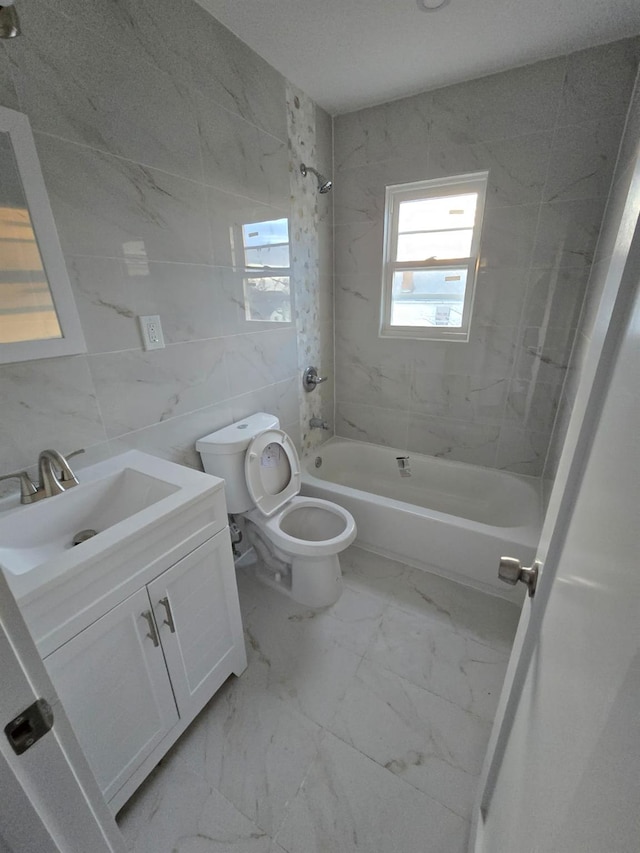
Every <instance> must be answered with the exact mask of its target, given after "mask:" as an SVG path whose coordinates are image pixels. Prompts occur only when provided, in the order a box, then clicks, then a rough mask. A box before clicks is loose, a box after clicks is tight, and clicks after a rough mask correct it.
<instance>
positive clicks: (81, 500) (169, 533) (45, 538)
mask: <svg viewBox="0 0 640 853" xmlns="http://www.w3.org/2000/svg"><path fill="white" fill-rule="evenodd" d="M75 473H76V476H77V477H78V480H79V483H80V484H79V485H78V486H74V487H72V488H71V489H68V490H67V491H66V492H63V493H62V494H60V495H54V496H53V497H50V498H43V499H42V500H40V501H38V502H37V503H35V504H26V505H24V506H23V505H14V506H13V507H12V508H10V509H6V510H5V511H1V510H0V568H1V569H2V570H4V573H5V576H6V578H7V580H8V582H9V586H10V587H11V590H12V592H13V594H14V596H15V598H16V599H17V600H18V602H19V604H20V606H21V607H22V608H23V613H25V612H27V611H28V610H29V607H32V609H34V617H33V618H34V621H35V622H37V623H38V624H39V625H42V628H43V630H44V623H45V622H47V621H48V614H49V612H50V611H51V610H52V609H56V608H57V609H58V611H60V608H62V609H63V610H65V612H66V613H67V616H69V617H71V616H73V615H74V614H75V613H76V612H77V611H78V608H80V609H83V608H85V607H87V606H89V604H90V603H91V602H93V601H94V600H96V599H97V598H99V597H101V596H104V595H107V594H108V593H109V591H110V590H111V589H112V587H113V586H114V585H118V584H119V585H126V584H127V583H128V581H129V580H130V579H131V578H133V576H134V575H136V573H138V574H140V573H141V572H142V573H144V571H145V570H146V567H147V566H148V565H149V564H150V563H151V562H154V561H155V562H157V561H159V560H165V559H166V561H167V562H168V563H169V564H170V560H171V551H172V549H173V548H174V547H175V546H176V545H177V543H179V542H181V541H184V540H185V539H188V538H191V539H193V540H194V541H195V542H196V544H197V543H198V542H199V539H200V538H202V536H203V535H204V534H202V536H201V531H204V530H205V528H206V530H207V531H208V534H207V535H211V529H212V526H213V527H214V528H215V529H222V528H223V527H224V526H225V525H226V523H227V518H226V508H225V504H224V493H223V492H222V486H223V481H222V480H220V479H219V478H218V477H212V476H210V475H209V474H203V473H202V472H200V471H194V470H193V469H191V468H186V467H183V466H181V465H176V464H175V463H173V462H168V461H167V460H165V459H159V458H157V457H155V456H150V455H149V454H146V453H141V452H139V451H137V450H130V451H128V452H127V453H123V454H120V455H119V456H113V457H111V458H110V459H106V460H104V461H103V462H99V463H97V464H95V465H91V466H88V467H86V468H82V469H79V470H78V471H76V472H75ZM86 530H92V531H94V530H95V531H96V535H93V536H91V538H88V539H86V541H83V542H81V543H80V544H78V545H75V546H74V545H73V539H74V537H75V536H76V535H77V534H79V533H81V532H83V531H86ZM36 610H37V616H36ZM28 621H30V620H28Z"/></svg>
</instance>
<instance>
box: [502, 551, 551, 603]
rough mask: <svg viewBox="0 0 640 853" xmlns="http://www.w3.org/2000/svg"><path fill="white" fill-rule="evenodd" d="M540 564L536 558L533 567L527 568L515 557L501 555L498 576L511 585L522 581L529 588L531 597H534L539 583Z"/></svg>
mask: <svg viewBox="0 0 640 853" xmlns="http://www.w3.org/2000/svg"><path fill="white" fill-rule="evenodd" d="M540 565H541V564H540V563H539V562H538V561H537V560H536V562H535V563H534V564H533V565H532V566H531V568H527V567H526V566H523V565H522V563H521V562H520V560H517V559H516V558H515V557H500V567H499V569H498V577H499V578H500V580H501V581H504V582H505V583H508V584H510V585H511V586H515V585H516V584H517V583H518V581H521V582H522V583H523V584H524V585H525V586H526V587H527V589H528V590H529V598H533V596H534V595H535V592H536V586H537V584H538V574H539V573H540Z"/></svg>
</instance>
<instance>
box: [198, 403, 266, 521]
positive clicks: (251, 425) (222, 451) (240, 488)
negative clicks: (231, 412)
mask: <svg viewBox="0 0 640 853" xmlns="http://www.w3.org/2000/svg"><path fill="white" fill-rule="evenodd" d="M279 426H280V421H279V420H278V418H277V417H276V416H275V415H268V414H266V413H265V412H258V413H257V414H255V415H250V416H249V417H248V418H243V420H241V421H238V422H237V423H235V424H229V426H226V427H223V428H222V429H219V430H216V431H215V432H212V433H210V434H209V435H205V436H204V437H203V438H200V439H198V441H196V450H197V451H198V453H199V454H200V457H201V458H202V465H203V466H204V470H205V471H206V472H207V474H215V476H216V477H222V478H223V480H224V493H225V496H226V499H227V510H228V511H229V512H230V513H232V514H233V513H239V512H247V510H249V509H251V508H252V507H253V506H254V503H253V500H252V498H251V495H250V494H249V492H248V490H247V484H246V480H245V476H244V457H245V453H246V452H247V447H249V444H250V443H251V441H252V439H254V438H255V437H256V436H257V435H260V433H261V432H264V431H265V430H267V429H278V428H279Z"/></svg>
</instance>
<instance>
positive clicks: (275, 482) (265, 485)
mask: <svg viewBox="0 0 640 853" xmlns="http://www.w3.org/2000/svg"><path fill="white" fill-rule="evenodd" d="M244 474H245V480H246V483H247V489H248V491H249V494H250V495H251V500H252V501H253V502H254V504H255V505H256V507H257V509H258V510H259V511H260V512H261V513H262V514H263V515H265V516H266V517H267V518H269V517H270V516H272V515H273V514H274V513H276V512H277V511H278V510H279V509H281V508H282V507H283V506H284V505H285V504H286V503H288V502H289V501H290V500H291V499H292V498H293V497H294V496H295V495H297V494H298V493H299V492H300V486H301V483H302V477H301V473H300V459H299V457H298V452H297V450H296V447H295V444H294V443H293V442H292V441H291V439H290V438H289V436H288V435H287V434H286V432H283V431H282V430H281V429H267V430H265V431H264V432H261V433H260V434H259V435H257V436H256V437H255V438H254V439H253V440H252V441H251V443H250V444H249V447H248V448H247V453H246V455H245V459H244Z"/></svg>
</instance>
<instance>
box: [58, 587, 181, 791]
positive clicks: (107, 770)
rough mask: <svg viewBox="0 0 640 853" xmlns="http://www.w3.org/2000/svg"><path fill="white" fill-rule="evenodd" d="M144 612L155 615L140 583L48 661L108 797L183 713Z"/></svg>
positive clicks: (77, 731) (90, 761) (63, 699)
mask: <svg viewBox="0 0 640 853" xmlns="http://www.w3.org/2000/svg"><path fill="white" fill-rule="evenodd" d="M144 613H146V614H148V618H150V619H153V616H152V614H151V607H150V603H149V597H148V595H147V591H146V589H141V590H139V591H138V592H136V593H135V594H134V595H132V596H130V597H129V598H127V599H126V600H125V601H123V602H122V604H119V605H118V606H117V607H114V609H113V610H110V611H109V612H108V613H107V614H105V615H104V616H103V617H102V618H100V619H98V620H97V622H94V623H93V625H90V626H89V627H88V628H86V629H85V630H84V631H81V633H80V634H78V635H77V636H75V637H74V638H73V639H72V640H69V642H68V643H65V644H64V645H63V646H61V647H60V648H59V649H57V650H56V651H55V652H53V653H52V654H50V655H49V656H48V657H47V658H45V661H44V664H45V666H46V668H47V671H48V673H49V675H50V676H51V680H52V681H53V684H54V687H55V688H56V691H57V693H58V696H59V697H60V699H61V700H62V704H63V705H64V707H65V710H66V712H67V714H68V716H69V719H70V721H71V725H72V726H73V729H74V731H75V733H76V736H77V738H78V740H79V741H80V745H81V746H82V748H83V750H84V753H85V755H86V757H87V760H88V762H89V764H90V766H91V769H92V770H93V772H94V774H95V777H96V779H97V781H98V784H99V786H100V789H101V790H102V793H103V794H104V797H105V799H107V800H109V799H110V798H111V797H112V796H113V795H114V794H115V793H116V791H117V790H118V789H119V788H120V787H121V786H122V785H123V784H124V783H125V782H126V781H127V779H128V778H129V776H131V774H132V773H133V772H134V770H135V769H136V767H137V766H138V765H139V764H141V763H142V762H143V761H144V759H145V758H146V757H147V756H148V755H149V754H150V753H151V752H152V751H153V749H154V748H155V747H156V746H157V745H158V744H159V743H160V741H161V740H162V739H163V737H165V735H166V734H167V732H168V731H169V730H170V729H171V727H172V726H173V725H175V723H176V722H177V721H178V714H177V711H176V705H175V702H174V699H173V694H172V691H171V684H170V682H169V677H168V675H167V669H166V666H165V662H164V657H163V655H162V647H161V646H160V645H154V640H153V635H154V632H153V631H152V630H151V628H150V625H149V623H148V619H146V618H145V617H144V615H143V614H144ZM150 633H151V636H149V634H150ZM156 636H157V635H156Z"/></svg>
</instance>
